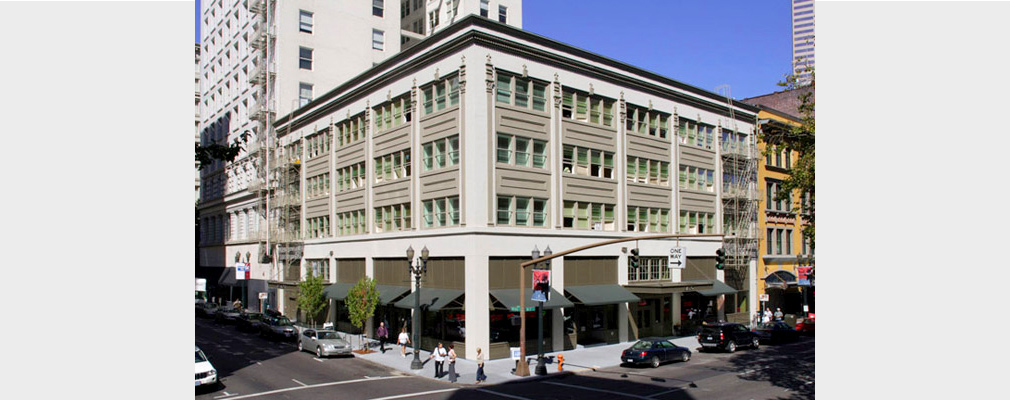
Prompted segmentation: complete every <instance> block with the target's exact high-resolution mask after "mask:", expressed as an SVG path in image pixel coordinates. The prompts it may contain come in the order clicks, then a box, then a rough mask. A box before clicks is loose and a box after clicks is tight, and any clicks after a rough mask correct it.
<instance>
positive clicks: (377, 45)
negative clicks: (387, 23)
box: [372, 29, 385, 50]
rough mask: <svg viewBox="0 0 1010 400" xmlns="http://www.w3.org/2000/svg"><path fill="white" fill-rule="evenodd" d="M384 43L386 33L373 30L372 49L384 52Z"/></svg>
mask: <svg viewBox="0 0 1010 400" xmlns="http://www.w3.org/2000/svg"><path fill="white" fill-rule="evenodd" d="M384 42H385V32H383V31H380V30H378V29H372V49H375V50H382V47H383V44H384Z"/></svg>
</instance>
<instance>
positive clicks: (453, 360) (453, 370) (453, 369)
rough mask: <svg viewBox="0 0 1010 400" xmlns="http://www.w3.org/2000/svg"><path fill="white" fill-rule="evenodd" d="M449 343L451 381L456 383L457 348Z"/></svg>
mask: <svg viewBox="0 0 1010 400" xmlns="http://www.w3.org/2000/svg"><path fill="white" fill-rule="evenodd" d="M453 347H455V346H454V345H451V344H450V345H449V382H452V383H456V350H454V349H453Z"/></svg>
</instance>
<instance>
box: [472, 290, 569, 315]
mask: <svg viewBox="0 0 1010 400" xmlns="http://www.w3.org/2000/svg"><path fill="white" fill-rule="evenodd" d="M532 294H533V290H532V289H530V288H526V307H536V306H537V304H538V302H536V301H533V300H530V296H531V295H532ZM491 295H492V296H494V298H495V299H498V301H500V302H501V303H502V304H503V305H504V306H505V307H508V308H509V309H512V308H515V309H516V310H518V309H519V289H497V290H492V291H491ZM573 306H575V304H572V302H570V301H568V299H566V298H565V296H563V295H561V293H558V291H557V290H554V288H551V296H550V300H548V301H547V302H546V303H544V308H545V309H548V310H550V309H554V308H559V307H573Z"/></svg>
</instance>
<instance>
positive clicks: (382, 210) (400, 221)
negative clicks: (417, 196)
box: [375, 203, 410, 233]
mask: <svg viewBox="0 0 1010 400" xmlns="http://www.w3.org/2000/svg"><path fill="white" fill-rule="evenodd" d="M409 230H410V203H403V204H394V205H391V206H384V207H376V208H375V233H383V232H394V231H409Z"/></svg>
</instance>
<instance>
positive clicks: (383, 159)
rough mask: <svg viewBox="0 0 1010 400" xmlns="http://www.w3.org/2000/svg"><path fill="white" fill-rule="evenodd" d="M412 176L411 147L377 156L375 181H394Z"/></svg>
mask: <svg viewBox="0 0 1010 400" xmlns="http://www.w3.org/2000/svg"><path fill="white" fill-rule="evenodd" d="M409 176H410V149H407V150H401V151H396V152H392V153H389V154H386V155H384V156H380V157H375V183H382V182H392V181H395V180H398V179H402V178H407V177H409Z"/></svg>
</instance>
